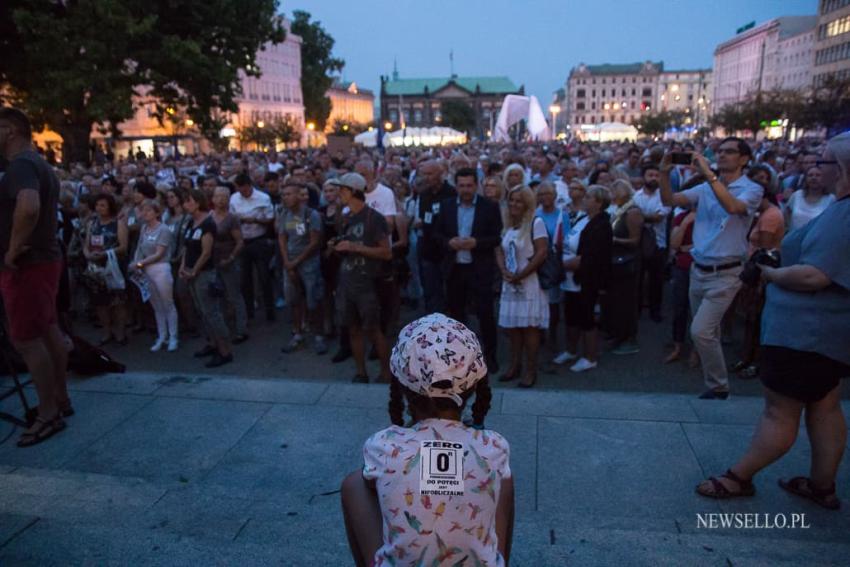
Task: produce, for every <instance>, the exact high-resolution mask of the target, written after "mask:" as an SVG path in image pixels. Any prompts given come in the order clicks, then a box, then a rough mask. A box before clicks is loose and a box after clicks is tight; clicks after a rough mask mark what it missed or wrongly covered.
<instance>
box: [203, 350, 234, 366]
mask: <svg viewBox="0 0 850 567" xmlns="http://www.w3.org/2000/svg"><path fill="white" fill-rule="evenodd" d="M229 362H233V355H232V354H228V355H227V356H221V355H220V354H219V353H217V352H216V353H215V354H214V355H213V357H212V360H210V361H209V362H207V363H206V364H205V365H204V366H206V367H207V368H217V367H219V366H224V365H225V364H227V363H229Z"/></svg>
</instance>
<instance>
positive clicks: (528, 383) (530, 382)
mask: <svg viewBox="0 0 850 567" xmlns="http://www.w3.org/2000/svg"><path fill="white" fill-rule="evenodd" d="M536 383H537V374H534V375H533V376H532V377H531V379H528V377H526V378H523V379H522V381H520V382H518V383H517V385H516V387H517V388H533V387H534V385H535V384H536Z"/></svg>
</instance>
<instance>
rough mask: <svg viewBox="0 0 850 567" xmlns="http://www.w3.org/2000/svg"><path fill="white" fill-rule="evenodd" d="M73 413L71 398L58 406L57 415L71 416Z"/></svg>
mask: <svg viewBox="0 0 850 567" xmlns="http://www.w3.org/2000/svg"><path fill="white" fill-rule="evenodd" d="M75 413H76V412H75V411H74V406H72V405H71V400H68V402H67V403H65V404H62V406H61V407H60V408H59V417H71V416H72V415H74V414H75Z"/></svg>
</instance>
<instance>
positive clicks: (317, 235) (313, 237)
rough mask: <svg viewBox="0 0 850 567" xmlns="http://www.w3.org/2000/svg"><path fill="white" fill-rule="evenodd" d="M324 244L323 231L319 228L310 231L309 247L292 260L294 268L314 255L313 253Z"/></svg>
mask: <svg viewBox="0 0 850 567" xmlns="http://www.w3.org/2000/svg"><path fill="white" fill-rule="evenodd" d="M321 244H322V233H321V232H319V231H318V230H311V231H310V241H309V243H308V244H307V247H306V248H304V250H303V251H302V252H301V254H299V255H298V257H297V258H295V259H294V260H293V261H292V264H293V266H292V267H293V268H296V267H298V266H299V265H300V264H301V262H303V261H304V260H306V259H307V258H309V257H310V256H312V255H313V253H314V252H315V251H316V250H318V249H319V246H321Z"/></svg>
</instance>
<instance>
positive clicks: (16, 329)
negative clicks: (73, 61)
mask: <svg viewBox="0 0 850 567" xmlns="http://www.w3.org/2000/svg"><path fill="white" fill-rule="evenodd" d="M0 155H2V156H3V157H4V158H5V159H7V160H9V163H8V166H7V167H6V171H5V172H4V173H3V176H2V178H0V254H2V258H3V263H2V265H1V266H0V294H2V297H3V305H4V307H5V310H6V315H7V318H8V320H9V321H8V323H9V326H8V328H9V335H10V338H11V340H12V343H13V344H14V346H15V348H16V349H17V351H18V352H19V353H20V354H21V356H22V357H23V359H24V362H26V364H27V368H28V369H29V371H30V374H31V375H32V381H33V384H35V387H36V391H37V392H38V402H39V405H38V418H37V420H36V422H35V424H33V425H32V427H30V428H29V429H27V430H26V431H24V432H23V434H22V435H21V437H20V439H19V440H18V446H19V447H29V446H31V445H35V444H36V443H40V442H42V441H44V440H46V439H48V438H50V437H51V436H53V435H54V434H56V433H58V432H60V431H62V430H63V429H65V421H64V420H63V419H62V418H63V417H67V416H70V415H72V414H73V409H72V408H71V401H70V399H69V398H68V390H67V387H66V384H65V373H66V367H67V363H68V352H67V350H66V347H65V340H64V335H63V334H62V332H61V331H60V330H59V325H58V321H57V314H56V294H57V292H58V289H59V279H60V275H61V273H62V269H63V261H62V254H61V251H60V249H59V242H58V240H57V238H56V234H57V214H56V212H57V207H58V203H59V180H58V179H57V177H56V174H55V173H53V170H52V169H51V168H50V166H49V165H47V162H45V161H44V160H43V159H42V158H41V156H40V155H38V153H37V152H36V151H34V150H33V147H32V127H31V126H30V122H29V119H28V118H27V117H26V115H25V114H24V113H22V112H21V111H19V110H16V109H14V108H0Z"/></svg>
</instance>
